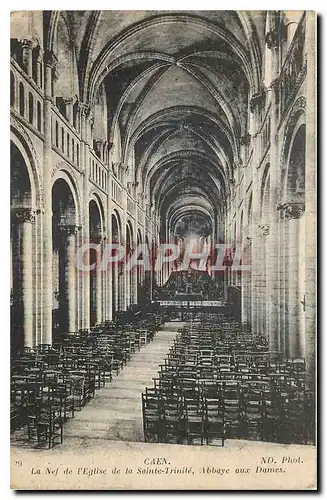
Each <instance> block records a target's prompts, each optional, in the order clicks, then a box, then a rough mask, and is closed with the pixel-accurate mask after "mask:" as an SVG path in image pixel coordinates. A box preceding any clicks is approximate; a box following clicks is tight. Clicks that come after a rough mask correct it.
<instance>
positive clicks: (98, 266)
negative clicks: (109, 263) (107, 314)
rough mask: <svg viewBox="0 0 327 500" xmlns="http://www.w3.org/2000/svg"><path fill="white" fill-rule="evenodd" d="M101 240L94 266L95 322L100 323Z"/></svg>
mask: <svg viewBox="0 0 327 500" xmlns="http://www.w3.org/2000/svg"><path fill="white" fill-rule="evenodd" d="M102 246H103V240H102V239H101V240H100V241H99V247H100V251H99V252H98V254H97V263H96V267H95V271H94V272H95V322H96V324H97V325H98V324H100V323H101V322H102V300H103V290H102V281H103V280H102V269H101V260H102V250H103V248H102Z"/></svg>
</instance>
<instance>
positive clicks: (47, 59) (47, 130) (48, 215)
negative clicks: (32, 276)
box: [42, 51, 57, 344]
mask: <svg viewBox="0 0 327 500" xmlns="http://www.w3.org/2000/svg"><path fill="white" fill-rule="evenodd" d="M56 64H57V59H56V57H55V55H54V54H53V53H52V52H50V51H47V52H45V54H44V65H45V71H44V104H43V109H44V141H43V194H44V215H43V217H42V223H43V331H42V343H44V344H51V343H52V182H51V173H52V145H51V138H52V131H51V122H52V120H51V115H52V109H51V106H52V80H53V72H54V70H55V67H56Z"/></svg>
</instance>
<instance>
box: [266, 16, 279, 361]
mask: <svg viewBox="0 0 327 500" xmlns="http://www.w3.org/2000/svg"><path fill="white" fill-rule="evenodd" d="M271 16H272V18H274V16H277V17H276V20H279V13H276V14H275V13H271ZM276 25H277V22H276V23H274V22H273V23H272V26H273V27H274V28H273V30H272V31H269V32H268V33H267V34H266V43H267V46H268V49H269V50H270V51H271V66H270V70H271V92H269V94H270V99H271V108H270V124H271V125H270V169H269V177H270V192H269V236H268V241H267V243H268V245H267V305H268V307H267V319H268V321H267V328H268V335H269V347H270V349H271V350H273V351H275V350H278V349H279V346H280V340H279V333H280V332H279V312H280V311H279V286H280V284H279V280H278V278H279V275H278V236H279V228H278V221H279V215H278V212H277V210H276V209H277V191H278V172H279V163H280V162H279V148H278V144H279V142H278V131H277V125H278V123H277V113H278V83H276V82H278V80H277V78H278V74H279V47H280V43H281V41H282V40H281V34H280V33H278V32H275V31H274V29H275V26H276Z"/></svg>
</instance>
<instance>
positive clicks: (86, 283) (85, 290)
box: [79, 103, 90, 329]
mask: <svg viewBox="0 0 327 500" xmlns="http://www.w3.org/2000/svg"><path fill="white" fill-rule="evenodd" d="M87 113H88V106H87V105H86V104H83V103H80V104H79V114H80V128H81V139H82V140H81V145H80V166H81V168H82V169H83V222H84V224H83V245H84V247H85V253H84V258H83V261H84V264H85V266H87V265H89V263H90V254H89V251H88V250H87V246H88V245H89V243H90V227H89V219H90V217H89V163H88V162H89V154H88V153H89V146H88V143H87V141H88V136H87V135H88V134H87V118H86V117H87ZM82 278H83V279H82V294H83V298H84V303H83V328H84V329H88V328H90V271H84V272H83V276H82Z"/></svg>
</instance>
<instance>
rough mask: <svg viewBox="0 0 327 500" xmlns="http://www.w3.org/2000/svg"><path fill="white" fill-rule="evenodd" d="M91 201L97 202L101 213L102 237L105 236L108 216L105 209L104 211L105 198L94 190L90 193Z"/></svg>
mask: <svg viewBox="0 0 327 500" xmlns="http://www.w3.org/2000/svg"><path fill="white" fill-rule="evenodd" d="M90 201H94V203H95V204H96V206H97V208H98V211H99V214H100V220H101V233H102V237H105V232H106V216H105V211H104V207H103V205H104V203H103V200H102V199H101V197H100V196H99V195H98V193H96V192H95V191H92V192H91V193H90V197H89V202H90Z"/></svg>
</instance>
